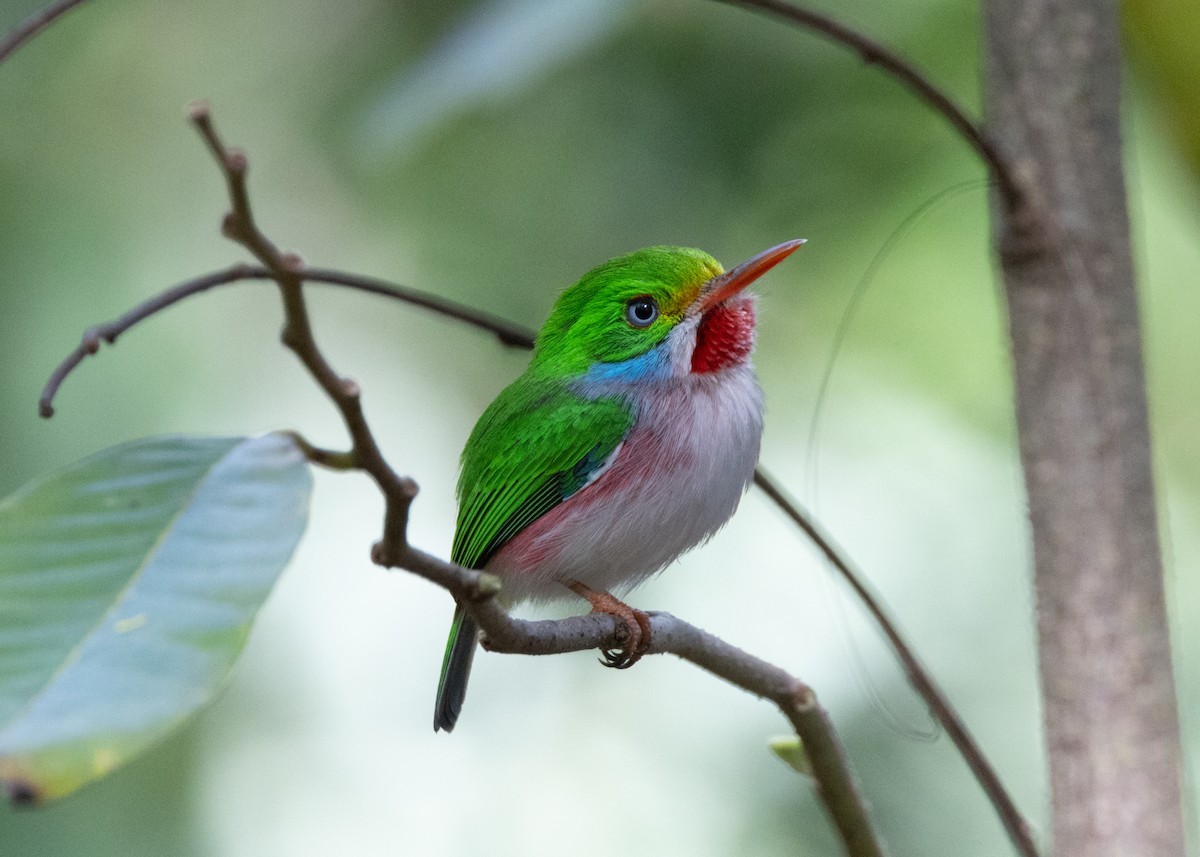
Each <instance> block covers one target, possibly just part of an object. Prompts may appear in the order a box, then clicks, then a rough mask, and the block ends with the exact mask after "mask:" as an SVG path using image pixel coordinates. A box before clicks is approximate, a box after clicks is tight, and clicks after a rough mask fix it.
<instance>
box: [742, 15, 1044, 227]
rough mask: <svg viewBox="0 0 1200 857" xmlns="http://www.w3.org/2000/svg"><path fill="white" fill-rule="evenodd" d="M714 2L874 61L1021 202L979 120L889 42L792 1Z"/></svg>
mask: <svg viewBox="0 0 1200 857" xmlns="http://www.w3.org/2000/svg"><path fill="white" fill-rule="evenodd" d="M719 2H722V3H728V4H729V5H731V6H742V7H745V8H747V9H754V10H758V11H761V12H766V13H769V14H772V15H775V16H776V17H779V18H783V19H784V20H786V21H788V22H789V23H792V24H795V25H797V26H799V27H803V28H804V29H806V30H810V31H812V32H814V33H816V34H817V35H820V36H824V37H825V38H826V39H829V40H830V41H833V42H836V43H837V44H839V45H842V46H844V47H847V48H849V49H850V50H852V51H854V52H855V53H856V54H858V55H859V56H860V57H862V60H863V62H866V63H869V64H871V65H877V66H879V67H880V68H881V69H883V70H884V71H885V72H887V73H888V74H889V75H890V76H891V77H893V78H895V79H896V80H897V81H898V82H900V83H902V84H903V85H904V86H906V87H907V88H908V89H909V90H911V91H912V92H913V94H914V95H916V96H917V98H919V99H921V100H922V101H924V102H925V103H926V104H928V105H929V106H930V107H931V108H932V109H933V110H934V112H936V113H938V114H939V115H941V116H942V117H943V118H944V119H945V120H946V121H947V122H949V123H950V125H951V127H953V128H954V130H955V131H956V132H958V135H959V136H960V137H962V138H963V140H965V141H966V142H967V144H968V145H970V146H971V148H972V149H974V150H975V151H976V153H977V154H978V155H979V157H980V158H982V159H983V162H984V163H985V164H987V166H988V169H989V171H990V172H991V173H992V176H993V177H994V178H995V180H996V184H997V185H998V186H999V188H1000V192H1001V194H1003V196H1004V200H1005V203H1006V204H1007V205H1008V207H1009V208H1010V210H1014V211H1015V210H1017V209H1019V208H1020V207H1021V205H1022V203H1023V201H1024V198H1025V194H1024V193H1023V188H1022V186H1021V184H1020V182H1018V181H1017V178H1016V175H1015V174H1014V172H1013V170H1012V168H1011V167H1010V166H1009V163H1008V161H1007V160H1006V159H1005V158H1004V157H1003V156H1002V155H1001V154H1000V151H999V149H997V148H996V145H995V144H994V143H993V142H992V141H991V140H990V139H989V138H988V136H987V135H986V134H985V133H984V132H983V129H982V128H981V127H980V125H979V124H978V123H977V122H976V121H975V120H973V119H972V118H971V117H970V116H968V115H967V113H966V111H965V110H963V108H962V107H960V106H959V105H958V103H957V102H956V101H955V100H954V99H953V98H951V97H950V96H949V95H948V94H947V93H946V92H945V91H944V90H942V89H941V87H939V86H938V85H937V84H935V83H934V82H933V81H931V80H930V79H929V77H927V76H926V75H925V73H924V72H922V71H921V70H919V69H918V68H917V67H916V66H915V65H913V64H912V63H911V62H909V61H908V60H906V59H905V58H904V57H902V56H900V55H899V54H898V53H896V52H895V51H893V50H892V49H891V48H888V47H887V46H885V45H882V44H880V43H879V42H877V41H875V40H874V39H872V38H870V37H869V36H866V35H864V34H863V33H860V32H858V31H857V30H854V29H852V28H850V27H847V26H846V25H845V24H843V23H841V22H840V21H836V20H834V19H833V18H830V17H828V16H826V15H822V14H821V13H819V12H814V11H812V10H811V9H805V8H803V7H801V6H797V5H795V4H794V3H788V2H786V0H719Z"/></svg>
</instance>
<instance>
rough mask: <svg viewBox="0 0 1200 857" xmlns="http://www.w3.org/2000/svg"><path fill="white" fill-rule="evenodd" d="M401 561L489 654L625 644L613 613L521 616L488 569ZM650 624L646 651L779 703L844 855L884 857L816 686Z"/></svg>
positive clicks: (660, 622)
mask: <svg viewBox="0 0 1200 857" xmlns="http://www.w3.org/2000/svg"><path fill="white" fill-rule="evenodd" d="M395 560H396V565H397V567H400V568H404V569H406V570H408V571H411V572H413V573H414V574H417V575H419V576H421V577H424V578H425V579H427V580H430V581H433V582H434V583H437V584H438V585H440V586H442V587H444V588H445V589H447V590H449V591H450V592H451V593H453V594H454V595H455V597H456V598H457V599H459V600H460V601H461V602H462V603H464V604H466V605H467V607H468V609H469V610H470V611H471V613H472V615H473V616H474V617H475V619H476V620H477V621H478V622H479V626H480V627H481V628H482V629H483V631H484V634H485V637H484V646H485V647H486V648H487V649H488V650H489V651H494V652H504V653H509V654H522V655H548V654H559V653H562V652H574V651H587V650H591V649H597V648H614V647H619V646H621V645H622V644H623V642H624V638H623V633H622V632H623V631H624V623H622V622H621V621H620V620H619V619H617V618H616V617H614V616H611V615H608V614H601V613H592V614H587V615H584V616H575V617H572V618H568V619H553V620H546V619H544V620H539V621H528V620H522V619H516V618H513V617H512V616H510V615H509V614H507V613H506V612H504V610H502V609H501V608H500V606H499V605H498V604H497V603H496V601H495V597H494V596H495V595H496V594H498V593H499V591H500V586H499V581H498V580H497V579H496V578H495V577H494V576H492V575H490V574H488V573H487V572H481V571H473V570H471V569H466V568H462V567H461V566H457V565H454V564H452V563H448V562H444V561H442V560H440V559H438V558H437V557H434V556H431V555H429V554H426V553H424V552H422V551H419V550H417V549H415V548H412V547H411V546H410V547H406V548H405V549H404V550H403V551H402V552H401V553H400V554H399V555H398V556H397V557H396V558H395ZM650 625H651V628H652V631H653V633H652V634H651V637H650V648H649V651H648V654H673V655H675V656H677V657H679V658H681V659H683V660H685V661H688V662H690V663H692V664H695V665H696V666H698V667H700V668H701V669H703V670H705V671H707V672H709V673H711V674H713V675H715V676H717V677H719V678H722V679H724V680H725V681H727V682H729V683H730V684H732V685H734V686H735V687H738V688H741V689H742V690H744V691H747V692H748V693H752V694H754V695H755V696H757V697H759V698H761V699H766V700H769V701H771V702H773V703H775V705H776V706H778V708H779V710H780V711H781V712H782V713H783V715H784V716H785V717H786V718H787V719H788V721H789V722H790V723H791V724H792V727H793V728H794V729H795V730H796V734H797V735H798V736H799V738H800V741H801V744H802V745H803V747H804V751H805V753H806V755H807V756H808V758H809V760H810V761H811V763H812V767H813V776H814V777H815V779H816V781H817V783H818V784H819V789H818V792H819V794H820V797H821V799H822V801H824V803H825V807H826V809H827V810H828V812H829V814H830V818H831V819H832V820H833V823H834V825H835V827H836V828H837V830H838V833H839V835H840V836H841V837H842V841H843V843H844V844H845V846H846V852H847V853H848V854H851V855H880V857H882V855H883V854H884V853H885V852H884V850H883V845H882V844H881V842H880V841H879V839H878V837H877V835H876V834H875V832H874V828H873V826H872V824H871V820H870V818H869V817H868V815H867V810H866V803H865V801H864V800H863V798H862V796H861V794H860V793H859V790H858V786H857V783H856V782H855V780H854V775H853V772H851V770H850V768H849V765H848V764H847V761H846V759H847V755H846V752H845V750H844V749H843V747H842V746H841V743H840V742H839V741H838V738H837V733H836V731H835V730H834V728H833V723H832V722H831V721H830V719H829V715H828V714H827V713H826V712H825V710H824V709H823V708H822V707H821V706H820V704H818V702H817V696H816V694H815V693H814V692H813V690H812V688H810V687H809V686H808V685H806V684H804V683H803V682H802V681H800V680H799V679H798V678H796V677H795V676H793V675H791V674H790V673H788V672H787V671H786V670H783V669H780V668H779V667H777V666H775V665H773V664H770V663H767V662H766V661H764V660H762V659H760V658H757V657H755V656H754V655H751V654H749V653H747V652H745V651H743V650H742V649H739V648H737V647H736V646H732V645H730V644H729V643H726V642H725V641H724V640H722V639H720V638H719V637H716V636H714V635H712V634H709V633H708V632H706V631H702V630H701V629H699V628H697V627H695V626H694V625H690V624H688V623H687V622H684V621H683V620H682V619H678V618H676V617H675V616H672V615H671V614H669V613H652V614H651V616H650Z"/></svg>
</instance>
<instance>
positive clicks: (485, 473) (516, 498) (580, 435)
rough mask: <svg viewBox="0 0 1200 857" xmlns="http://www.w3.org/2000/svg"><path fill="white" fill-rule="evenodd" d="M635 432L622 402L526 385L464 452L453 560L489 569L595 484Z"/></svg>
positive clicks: (496, 406)
mask: <svg viewBox="0 0 1200 857" xmlns="http://www.w3.org/2000/svg"><path fill="white" fill-rule="evenodd" d="M632 427H633V412H632V410H631V409H630V407H629V405H628V404H627V403H626V402H624V401H623V400H622V399H619V398H615V397H614V398H601V399H586V398H584V397H582V396H579V395H577V394H575V393H574V392H572V391H571V390H569V389H565V388H564V387H563V386H562V385H561V384H552V383H550V382H541V383H539V382H534V381H531V380H530V379H528V378H525V379H522V380H521V381H518V382H517V383H516V384H513V385H512V386H510V387H508V388H507V389H506V390H505V391H504V392H502V393H501V394H500V395H499V396H498V397H497V398H496V401H494V402H493V403H492V405H491V407H489V408H488V409H487V411H485V412H484V415H483V416H482V417H480V419H479V422H478V423H477V424H476V426H475V430H474V431H473V432H472V433H471V439H470V440H469V441H468V442H467V447H466V450H465V451H464V452H463V460H462V475H461V476H460V478H459V482H458V525H457V527H456V529H455V533H454V547H453V550H452V552H451V558H452V559H453V560H454V561H455V562H457V563H458V564H460V565H465V566H467V567H468V568H482V567H483V566H484V565H486V564H487V562H488V560H490V559H491V558H492V556H493V555H494V554H495V553H496V552H497V551H498V550H500V549H501V548H502V547H504V545H506V544H507V543H508V542H509V541H510V540H511V539H512V538H513V537H515V536H516V535H517V534H518V533H520V532H521V531H522V530H524V529H525V528H526V527H528V526H529V525H530V524H532V523H533V522H534V521H536V520H537V519H538V518H540V517H541V516H542V515H544V514H546V513H547V512H549V511H550V510H551V509H553V508H554V507H555V506H557V505H558V504H560V503H562V502H563V501H564V500H566V499H567V498H568V497H570V496H571V495H573V494H574V493H575V492H577V491H579V490H580V489H582V488H583V487H584V486H586V485H587V484H588V481H589V480H590V479H591V477H592V474H594V473H595V472H596V471H597V470H598V469H599V468H600V467H603V466H604V463H605V462H606V461H607V460H608V458H609V456H610V455H611V454H612V452H613V450H614V449H616V448H617V446H618V445H619V444H620V443H621V441H623V440H624V439H625V436H626V435H627V434H628V433H629V430H630V429H631V428H632Z"/></svg>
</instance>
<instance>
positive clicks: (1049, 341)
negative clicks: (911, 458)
mask: <svg viewBox="0 0 1200 857" xmlns="http://www.w3.org/2000/svg"><path fill="white" fill-rule="evenodd" d="M984 5H985V13H984V27H985V52H986V58H985V80H986V83H985V102H986V112H987V117H988V130H989V132H990V134H991V136H992V138H993V139H994V140H995V141H996V142H997V143H998V144H999V146H1000V149H1001V151H1002V152H1003V153H1004V154H1005V155H1006V156H1007V158H1008V159H1009V161H1010V163H1011V164H1012V165H1013V166H1014V167H1015V169H1016V172H1017V175H1018V176H1019V178H1020V179H1021V182H1020V183H1021V185H1023V186H1024V187H1027V188H1029V189H1030V190H1029V200H1030V203H1031V204H1030V205H1029V206H1027V210H1025V211H1023V212H1019V213H1017V214H1015V215H1014V214H1013V212H1010V211H1007V210H1005V207H1004V206H1003V205H1002V204H998V205H997V207H996V211H997V214H996V238H997V241H998V247H999V255H1000V263H1001V266H1002V269H1003V278H1004V287H1005V291H1006V294H1007V299H1008V311H1009V324H1010V332H1011V338H1012V339H1011V341H1012V359H1013V365H1014V373H1015V392H1016V409H1017V427H1018V434H1019V436H1020V447H1021V461H1022V465H1023V467H1024V472H1025V485H1026V490H1027V492H1028V500H1029V516H1030V522H1031V525H1032V534H1033V549H1034V564H1035V580H1034V583H1035V591H1036V595H1037V626H1038V644H1039V652H1040V655H1039V657H1040V669H1041V679H1042V691H1043V697H1044V706H1045V711H1044V715H1045V730H1046V746H1047V754H1048V758H1049V764H1050V785H1051V795H1052V812H1053V828H1054V829H1053V845H1054V848H1053V851H1054V854H1055V857H1118V855H1119V857H1167V855H1171V857H1182V855H1183V854H1184V833H1183V819H1182V804H1181V794H1180V770H1181V767H1180V744H1179V726H1178V719H1177V716H1176V707H1175V688H1174V681H1173V677H1172V669H1171V654H1170V646H1169V633H1168V628H1167V617H1166V609H1165V604H1164V598H1163V578H1162V562H1161V557H1160V553H1159V545H1158V530H1157V519H1156V515H1155V497H1154V484H1153V479H1152V474H1151V455H1150V438H1149V430H1148V427H1147V419H1146V397H1145V385H1144V372H1143V365H1142V353H1141V344H1140V343H1141V340H1140V332H1139V325H1138V307H1137V295H1136V292H1135V286H1134V276H1133V265H1132V261H1131V256H1130V242H1129V224H1128V217H1127V213H1126V206H1125V187H1124V178H1123V172H1122V164H1121V133H1120V132H1121V127H1120V111H1119V107H1120V75H1121V57H1120V33H1119V16H1118V12H1119V9H1118V4H1117V3H1116V2H1115V0H985V4H984Z"/></svg>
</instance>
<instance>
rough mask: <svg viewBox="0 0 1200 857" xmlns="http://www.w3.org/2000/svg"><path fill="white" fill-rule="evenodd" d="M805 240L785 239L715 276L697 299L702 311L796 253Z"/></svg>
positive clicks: (706, 310)
mask: <svg viewBox="0 0 1200 857" xmlns="http://www.w3.org/2000/svg"><path fill="white" fill-rule="evenodd" d="M804 242H805V239H803V238H794V239H792V240H791V241H784V242H783V243H782V244H777V245H776V246H774V247H772V248H771V249H770V250H763V251H762V252H761V253H759V254H758V255H757V256H754V257H753V258H750V259H747V260H746V261H745V262H742V264H740V265H738V266H737V267H736V268H734V269H733V270H731V271H726V272H725V273H724V274H720V275H718V276H716V277H713V278H712V279H711V280H709V281H708V282H707V283H705V284H704V285H703V286H701V287H700V297H699V299H698V300H697V301H696V305H697V306H699V307H700V311H701V312H708V311H709V310H710V309H712V308H713V307H715V306H716V305H717V304H719V303H721V302H722V301H726V300H728V299H729V298H731V297H733V296H734V295H736V294H737V293H738V292H740V291H741V290H742V289H744V288H746V286H748V285H750V284H751V283H753V282H754V281H755V280H757V279H758V278H759V277H761V276H762V275H763V274H765V273H766V272H767V271H769V270H771V269H772V268H774V267H775V266H776V265H778V264H779V263H780V262H782V261H783V260H784V259H786V258H787V257H788V256H790V255H792V254H793V253H795V252H796V250H798V249H799V248H800V245H801V244H803V243H804Z"/></svg>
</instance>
